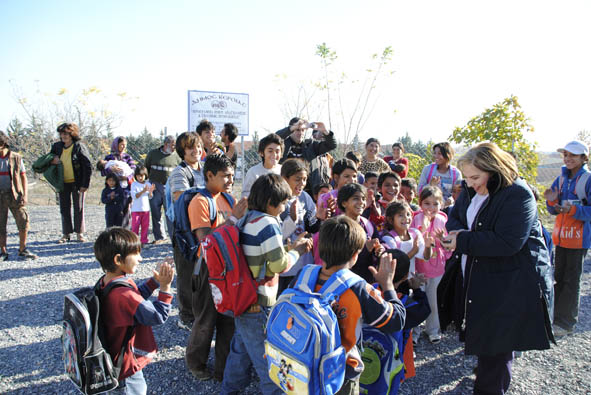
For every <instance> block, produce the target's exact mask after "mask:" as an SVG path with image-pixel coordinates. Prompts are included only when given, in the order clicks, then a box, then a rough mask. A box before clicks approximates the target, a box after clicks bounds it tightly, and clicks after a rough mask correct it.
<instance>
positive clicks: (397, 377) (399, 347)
mask: <svg viewBox="0 0 591 395" xmlns="http://www.w3.org/2000/svg"><path fill="white" fill-rule="evenodd" d="M401 301H402V303H403V304H404V305H405V306H406V304H407V301H408V297H407V296H406V295H404V296H403V297H402V298H401ZM415 303H416V302H415ZM362 331H363V341H362V345H363V353H362V354H361V359H362V360H363V365H364V366H365V368H364V370H363V373H361V377H360V378H359V386H360V387H361V388H360V393H361V394H368V395H372V394H379V395H382V394H383V395H395V394H397V393H398V389H399V388H400V383H401V382H402V380H403V379H404V360H403V358H402V356H403V354H404V347H405V345H406V341H405V340H407V339H408V333H406V334H405V331H404V329H403V330H400V331H397V332H394V333H391V334H387V333H384V332H382V331H381V330H379V329H377V328H375V327H372V326H369V325H363V327H362ZM405 335H406V338H405Z"/></svg>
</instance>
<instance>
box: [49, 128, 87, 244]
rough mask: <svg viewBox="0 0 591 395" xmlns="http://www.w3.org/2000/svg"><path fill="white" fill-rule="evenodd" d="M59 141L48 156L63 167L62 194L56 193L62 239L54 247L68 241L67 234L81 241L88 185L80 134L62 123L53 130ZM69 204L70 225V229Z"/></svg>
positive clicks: (68, 236) (85, 150)
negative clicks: (58, 200)
mask: <svg viewBox="0 0 591 395" xmlns="http://www.w3.org/2000/svg"><path fill="white" fill-rule="evenodd" d="M57 132H58V133H59V135H60V141H58V142H56V143H54V144H53V146H52V147H51V153H53V154H55V155H56V157H55V158H54V159H53V161H52V163H53V164H58V163H60V162H62V164H63V166H64V190H63V191H62V192H60V193H59V198H60V213H61V216H62V233H63V235H62V237H61V239H59V240H58V243H60V244H61V243H65V242H66V241H69V240H70V233H72V232H76V233H77V235H78V237H77V239H78V241H86V239H85V238H84V230H85V229H84V228H85V225H84V197H85V194H86V191H87V190H88V186H89V185H90V176H91V174H92V165H91V164H90V155H89V153H88V149H87V148H86V146H85V145H84V144H83V143H82V142H81V141H80V130H79V128H78V125H76V124H75V123H62V124H61V125H59V126H58V127H57ZM72 203H73V204H74V224H73V226H72V209H71V208H72Z"/></svg>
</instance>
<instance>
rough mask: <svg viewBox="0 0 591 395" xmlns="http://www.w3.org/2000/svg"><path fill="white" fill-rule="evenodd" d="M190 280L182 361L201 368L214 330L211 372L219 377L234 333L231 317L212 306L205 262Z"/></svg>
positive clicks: (207, 356)
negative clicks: (189, 321) (190, 312)
mask: <svg viewBox="0 0 591 395" xmlns="http://www.w3.org/2000/svg"><path fill="white" fill-rule="evenodd" d="M192 284H193V300H192V303H193V315H194V316H195V322H194V323H193V328H192V330H191V335H190V336H189V341H188V344H187V349H186V351H185V361H186V362H187V367H188V368H189V369H190V370H204V369H205V367H206V364H207V359H208V358H209V350H210V348H211V340H212V339H213V333H214V331H215V332H216V336H215V363H214V369H213V374H214V376H215V377H217V378H219V379H221V378H222V377H223V376H224V369H225V368H226V359H227V358H228V354H229V353H230V344H231V342H232V337H233V336H234V318H232V317H228V316H225V315H223V314H220V313H218V312H217V310H216V309H215V305H214V304H213V298H212V296H211V291H210V288H209V281H208V272H207V265H205V263H204V264H203V265H201V269H200V271H199V274H198V275H193V278H192Z"/></svg>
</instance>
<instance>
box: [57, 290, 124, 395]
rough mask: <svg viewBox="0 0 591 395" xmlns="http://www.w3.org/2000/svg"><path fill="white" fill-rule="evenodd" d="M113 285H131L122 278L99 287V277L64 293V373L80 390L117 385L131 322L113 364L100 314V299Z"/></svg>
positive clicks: (93, 390)
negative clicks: (93, 282) (88, 283)
mask: <svg viewBox="0 0 591 395" xmlns="http://www.w3.org/2000/svg"><path fill="white" fill-rule="evenodd" d="M115 287H129V288H133V286H132V285H131V284H129V283H128V282H127V281H125V280H124V279H116V280H113V281H111V282H110V283H109V284H107V286H106V287H105V288H104V289H102V290H101V285H100V280H99V281H98V282H97V283H96V284H95V286H94V287H86V288H82V289H80V290H78V291H76V292H74V293H69V294H67V295H66V296H65V297H64V318H63V321H62V351H63V360H64V367H65V370H66V375H67V376H68V378H69V379H70V380H72V382H73V383H74V384H75V385H76V387H78V389H79V390H80V391H81V392H82V393H84V394H100V393H103V392H107V391H110V390H112V389H115V388H117V386H118V385H119V381H118V379H119V373H120V372H121V366H122V365H123V359H124V353H125V350H127V344H128V343H129V340H130V339H131V335H132V333H133V329H134V326H130V327H129V328H128V329H127V332H126V333H125V337H124V338H123V344H122V346H121V352H120V353H119V358H118V360H117V365H116V366H113V361H112V359H111V356H110V355H109V353H108V352H107V351H106V350H105V348H104V345H106V344H107V343H106V338H105V334H104V333H103V330H104V328H103V326H102V320H101V318H100V315H101V313H100V305H101V299H102V298H105V297H106V296H107V295H108V293H109V292H110V291H111V290H112V289H113V288H115Z"/></svg>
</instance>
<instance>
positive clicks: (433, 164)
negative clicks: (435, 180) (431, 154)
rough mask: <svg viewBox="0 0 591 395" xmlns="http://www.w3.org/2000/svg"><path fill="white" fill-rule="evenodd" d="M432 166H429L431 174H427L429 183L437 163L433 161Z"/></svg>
mask: <svg viewBox="0 0 591 395" xmlns="http://www.w3.org/2000/svg"><path fill="white" fill-rule="evenodd" d="M430 166H431V167H430V168H429V174H428V175H427V184H429V181H431V178H432V177H433V171H434V170H435V167H436V166H437V165H436V164H435V163H431V165H430Z"/></svg>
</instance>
